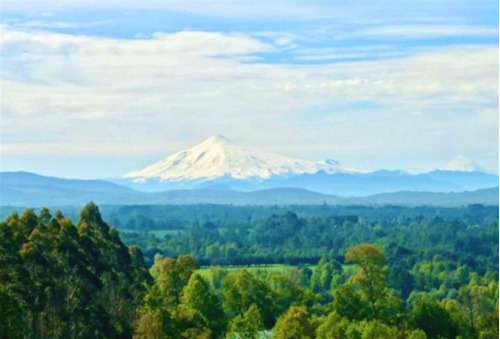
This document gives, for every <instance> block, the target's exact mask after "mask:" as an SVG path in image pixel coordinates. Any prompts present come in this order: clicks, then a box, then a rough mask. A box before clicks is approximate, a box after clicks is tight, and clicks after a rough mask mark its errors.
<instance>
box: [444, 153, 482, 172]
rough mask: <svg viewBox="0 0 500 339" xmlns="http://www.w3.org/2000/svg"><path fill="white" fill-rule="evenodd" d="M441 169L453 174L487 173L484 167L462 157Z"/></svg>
mask: <svg viewBox="0 0 500 339" xmlns="http://www.w3.org/2000/svg"><path fill="white" fill-rule="evenodd" d="M439 169H440V170H443V171H453V172H486V170H485V169H484V168H483V167H482V166H480V165H479V164H477V163H475V162H473V161H470V160H469V159H467V158H465V157H462V156H459V157H456V158H455V159H453V160H452V161H450V162H449V163H447V164H446V165H444V166H442V167H440V168H439Z"/></svg>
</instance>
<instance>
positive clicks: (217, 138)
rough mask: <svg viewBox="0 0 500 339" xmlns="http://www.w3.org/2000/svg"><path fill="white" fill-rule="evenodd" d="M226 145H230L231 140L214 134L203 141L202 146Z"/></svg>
mask: <svg viewBox="0 0 500 339" xmlns="http://www.w3.org/2000/svg"><path fill="white" fill-rule="evenodd" d="M205 143H207V144H227V143H232V140H230V139H228V138H226V137H225V136H223V135H220V134H214V135H212V136H211V137H210V138H208V139H207V140H205V141H203V142H202V144H205Z"/></svg>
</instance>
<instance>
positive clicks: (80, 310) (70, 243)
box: [0, 203, 151, 338]
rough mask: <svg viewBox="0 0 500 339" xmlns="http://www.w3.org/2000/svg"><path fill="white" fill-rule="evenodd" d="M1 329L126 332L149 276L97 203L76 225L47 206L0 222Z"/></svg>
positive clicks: (76, 334)
mask: <svg viewBox="0 0 500 339" xmlns="http://www.w3.org/2000/svg"><path fill="white" fill-rule="evenodd" d="M0 233H1V236H0V262H1V265H0V299H1V302H0V305H1V306H0V314H1V318H2V321H1V325H0V336H1V337H3V338H9V337H10V338H18V337H23V336H26V337H29V338H39V337H40V338H49V337H50V338H81V337H108V338H122V337H130V336H131V335H132V333H133V328H132V323H133V319H134V317H135V310H136V308H137V306H138V304H139V303H140V302H141V298H142V296H143V294H144V293H145V291H146V285H147V284H148V283H149V281H150V280H151V278H150V276H149V273H148V272H147V270H146V268H145V266H144V261H143V259H142V256H141V255H140V251H139V250H138V249H136V250H134V252H135V253H134V256H131V255H130V254H129V250H128V249H127V247H125V245H123V243H122V242H121V240H120V238H119V237H118V233H117V232H116V231H114V230H113V229H110V228H109V226H108V225H107V224H106V223H105V222H104V221H103V220H102V218H101V216H100V213H99V210H98V208H97V206H95V205H94V204H92V203H90V204H88V205H87V206H85V208H84V209H83V210H82V213H81V218H80V220H79V222H78V226H77V227H75V226H74V225H73V224H72V223H71V221H69V219H65V218H64V217H63V216H62V214H60V213H56V216H55V217H54V218H53V217H52V216H51V215H50V213H49V211H48V210H47V209H43V210H42V211H41V212H40V215H39V216H37V215H36V214H35V213H34V212H33V210H26V211H25V212H24V213H23V214H22V216H21V217H18V216H17V215H16V214H13V215H12V216H11V217H9V218H8V219H7V220H6V221H4V222H2V223H0Z"/></svg>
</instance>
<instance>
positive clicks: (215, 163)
mask: <svg viewBox="0 0 500 339" xmlns="http://www.w3.org/2000/svg"><path fill="white" fill-rule="evenodd" d="M319 171H324V172H326V173H330V174H331V173H338V172H347V173H352V172H358V171H356V170H350V169H344V168H342V167H340V165H339V163H338V162H336V161H333V160H326V161H324V162H321V163H315V162H311V161H306V160H300V159H293V158H288V157H284V156H280V155H274V154H270V153H265V152H260V151H254V150H249V149H246V148H242V147H240V146H239V145H237V144H236V143H234V142H232V141H231V140H229V139H227V138H225V137H223V136H221V135H214V136H212V137H210V138H209V139H207V140H205V141H204V142H202V143H200V144H198V145H196V146H194V147H191V148H189V149H187V150H184V151H180V152H177V153H175V154H172V155H170V156H169V157H167V158H165V159H163V160H160V161H158V162H156V163H154V164H152V165H150V166H147V167H146V168H144V169H141V170H138V171H134V172H131V173H128V174H126V175H124V178H127V179H132V180H133V181H135V182H142V181H146V180H147V179H152V178H157V179H159V180H160V181H164V182H178V181H192V180H212V179H216V178H220V177H223V176H229V177H232V178H234V179H251V178H256V179H269V178H271V177H273V176H278V175H280V176H289V175H297V174H304V173H317V172H319Z"/></svg>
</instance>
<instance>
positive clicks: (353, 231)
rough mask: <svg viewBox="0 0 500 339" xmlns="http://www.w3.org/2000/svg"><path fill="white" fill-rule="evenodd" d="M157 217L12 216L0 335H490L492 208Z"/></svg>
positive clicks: (319, 209) (1, 271) (0, 236)
mask: <svg viewBox="0 0 500 339" xmlns="http://www.w3.org/2000/svg"><path fill="white" fill-rule="evenodd" d="M165 208H166V207H154V206H151V207H140V208H139V211H141V209H142V212H144V210H149V213H138V212H137V211H138V209H137V207H123V209H122V215H120V213H119V211H120V208H119V207H113V210H112V211H110V212H107V213H108V214H107V215H106V216H105V219H106V220H110V221H111V223H112V224H114V225H116V226H118V227H119V228H121V229H122V230H121V231H118V230H117V229H116V228H114V227H110V226H108V224H107V223H106V222H105V221H104V220H103V217H102V216H101V213H100V211H99V209H98V208H97V206H95V205H94V204H92V203H90V204H88V205H87V206H85V208H84V209H83V210H82V211H81V213H80V216H79V217H78V220H74V218H73V221H72V218H68V217H65V216H64V215H63V214H62V213H61V212H58V211H57V212H54V213H53V215H52V214H51V212H50V211H49V210H48V209H42V210H40V211H36V212H35V211H34V210H33V209H27V210H25V211H24V212H22V213H19V214H18V213H16V212H14V213H12V214H11V215H10V216H9V217H7V218H6V220H5V221H3V222H1V223H0V319H1V320H0V337H1V338H132V337H134V338H267V337H271V338H290V339H291V338H333V339H335V338H360V339H361V338H412V339H417V338H498V207H485V206H481V205H475V206H468V207H463V208H455V209H452V208H447V209H439V208H403V207H396V206H392V207H389V206H388V207H385V208H369V207H361V206H358V207H333V206H289V207H270V208H268V209H266V210H264V209H258V208H252V207H246V208H243V207H239V208H236V207H231V206H211V205H208V206H202V205H199V206H197V207H190V208H191V210H189V208H188V207H185V208H184V209H182V208H180V209H177V210H175V211H173V212H172V213H173V214H172V213H171V214H169V216H168V217H167V216H165V211H164V209H165ZM204 208H205V210H204ZM127 209H133V210H132V211H131V210H127ZM193 210H196V211H197V212H193ZM179 211H180V212H179ZM186 211H187V212H186ZM131 216H132V217H131ZM130 220H135V221H130ZM130 230H135V232H130ZM145 230H147V231H145ZM157 230H164V231H168V232H164V233H163V236H161V237H160V236H158V235H157V234H158V233H155V231H157ZM122 241H123V242H122ZM124 243H125V244H127V245H128V246H129V247H127V246H126V245H124ZM143 253H144V254H143ZM271 263H281V264H289V266H283V267H282V269H280V270H276V269H270V268H269V267H266V266H265V265H266V264H271ZM308 264H309V265H308ZM311 264H312V265H313V266H310V265H311ZM230 265H231V266H230ZM234 265H241V266H243V265H245V266H247V268H244V267H241V268H236V269H235V268H234ZM255 265H262V266H259V267H258V269H255ZM201 266H203V267H205V268H204V269H203V270H202V269H200V267H201Z"/></svg>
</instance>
